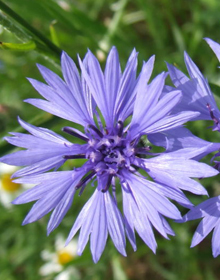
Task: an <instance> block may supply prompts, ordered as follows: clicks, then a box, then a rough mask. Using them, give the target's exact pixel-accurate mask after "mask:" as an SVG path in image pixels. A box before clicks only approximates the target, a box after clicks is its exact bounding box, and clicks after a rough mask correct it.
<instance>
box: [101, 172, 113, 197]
mask: <svg viewBox="0 0 220 280" xmlns="http://www.w3.org/2000/svg"><path fill="white" fill-rule="evenodd" d="M112 177H113V175H112V174H111V175H109V176H108V181H107V183H106V186H105V188H104V189H102V192H103V193H105V192H107V190H108V189H109V188H110V186H111V182H112Z"/></svg>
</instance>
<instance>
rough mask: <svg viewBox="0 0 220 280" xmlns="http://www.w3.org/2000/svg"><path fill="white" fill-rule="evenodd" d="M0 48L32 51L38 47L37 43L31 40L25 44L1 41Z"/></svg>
mask: <svg viewBox="0 0 220 280" xmlns="http://www.w3.org/2000/svg"><path fill="white" fill-rule="evenodd" d="M0 48H2V49H7V50H13V51H31V50H34V49H35V48H36V44H35V43H34V41H29V42H27V43H23V44H15V43H4V42H0Z"/></svg>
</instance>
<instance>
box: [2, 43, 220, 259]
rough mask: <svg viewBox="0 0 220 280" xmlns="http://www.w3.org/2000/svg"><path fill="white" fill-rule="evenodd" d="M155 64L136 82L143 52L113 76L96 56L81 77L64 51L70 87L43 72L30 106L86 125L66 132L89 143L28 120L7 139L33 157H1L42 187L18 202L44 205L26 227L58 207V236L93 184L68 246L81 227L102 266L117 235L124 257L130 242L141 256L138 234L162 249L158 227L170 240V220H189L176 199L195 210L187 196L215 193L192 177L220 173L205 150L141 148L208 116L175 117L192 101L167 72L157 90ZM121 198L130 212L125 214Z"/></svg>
mask: <svg viewBox="0 0 220 280" xmlns="http://www.w3.org/2000/svg"><path fill="white" fill-rule="evenodd" d="M153 64H154V57H151V58H150V59H149V60H148V61H147V62H146V63H144V64H143V67H142V70H141V72H140V74H139V76H138V77H136V69H137V53H136V51H135V50H134V51H133V52H132V53H131V55H130V57H129V59H128V62H127V65H126V67H125V69H124V71H123V73H122V71H121V67H120V63H119V58H118V53H117V50H116V48H115V47H113V48H112V49H111V51H110V53H109V55H108V58H107V62H106V67H105V70H104V72H103V71H102V70H101V67H100V65H99V62H98V60H97V59H96V58H95V56H94V55H93V54H92V53H91V52H90V51H89V52H88V53H87V55H86V57H85V59H84V60H83V61H81V59H80V58H79V65H80V68H81V77H80V75H79V72H78V70H77V67H76V65H75V63H74V62H73V61H72V59H71V58H70V57H69V56H68V55H67V54H66V53H63V54H62V58H61V65H62V72H63V77H64V80H62V79H61V78H60V77H58V76H57V75H56V74H54V73H53V72H51V71H50V70H49V69H47V68H45V67H43V66H40V65H39V66H38V67H39V70H40V72H41V74H42V76H43V77H44V79H45V81H46V82H47V85H46V84H44V83H41V82H38V81H36V80H33V79H29V81H30V82H31V84H32V85H33V86H34V87H35V89H36V90H37V91H38V92H39V93H40V94H41V95H42V96H43V97H44V98H45V99H46V100H41V99H28V100H26V102H28V103H30V104H32V105H34V106H36V107H38V108H40V109H43V110H45V111H47V112H49V113H52V114H54V115H56V116H59V117H61V118H64V119H66V120H69V121H72V122H74V123H78V124H80V125H81V126H82V127H84V131H83V132H82V131H81V130H77V129H76V128H74V127H64V128H63V131H64V132H66V133H68V134H70V135H71V136H73V140H74V137H76V138H78V139H80V140H81V141H82V142H83V143H82V144H81V145H80V144H73V143H72V142H70V141H67V140H66V139H65V138H63V137H61V136H60V135H58V134H56V133H54V132H52V131H50V130H48V129H45V128H37V127H35V126H33V125H30V124H28V123H26V122H24V121H22V120H20V119H19V122H20V124H21V126H22V127H23V128H25V129H26V130H27V131H28V132H29V133H30V134H23V133H12V136H10V137H6V138H5V139H6V140H7V141H8V142H9V143H11V144H13V145H16V146H19V147H23V148H25V149H26V150H22V151H19V152H16V153H14V154H11V155H6V156H4V157H2V158H1V159H0V160H1V161H2V162H5V163H8V164H12V165H18V166H26V167H24V168H23V169H21V170H19V171H18V172H16V173H15V174H14V177H21V178H20V179H16V180H15V182H17V183H34V184H36V186H35V187H34V188H33V189H31V190H28V191H27V192H25V193H24V194H22V195H20V196H19V197H18V198H17V199H15V200H14V203H15V204H21V203H27V202H30V201H35V200H37V202H36V203H35V204H34V205H33V207H32V209H31V210H30V212H29V213H28V215H27V216H26V218H25V220H24V222H23V224H27V223H31V222H34V221H36V220H38V219H40V218H41V217H43V216H44V215H46V214H47V213H48V212H50V211H52V210H53V212H52V215H51V217H50V220H49V223H48V233H50V232H51V231H52V230H54V229H55V228H56V227H57V226H58V225H59V224H60V222H61V220H62V219H63V217H64V216H65V214H66V213H67V211H68V210H69V208H70V206H71V204H72V201H73V197H74V194H75V193H76V192H78V193H79V195H81V194H82V193H83V191H84V189H85V187H86V186H87V185H88V183H89V182H91V181H93V185H95V190H94V193H93V195H92V196H91V198H90V199H89V200H88V202H87V203H86V204H85V205H84V207H83V208H82V210H81V212H80V214H79V216H78V218H77V219H76V221H75V223H74V225H73V228H72V229H71V231H70V234H69V237H68V240H67V243H68V242H69V241H70V240H71V239H72V237H73V236H74V235H75V234H76V232H77V231H78V230H79V229H80V235H79V240H78V250H77V252H78V254H82V252H83V250H84V248H85V246H86V244H87V242H88V240H89V238H90V248H91V252H92V255H93V260H94V262H97V261H98V260H99V258H100V256H101V254H102V252H103V250H104V248H105V244H106V241H107V236H108V234H109V235H110V236H111V238H112V240H113V243H114V245H115V247H116V248H117V250H118V251H119V252H120V253H121V254H122V255H126V251H125V245H126V244H125V243H126V239H125V235H127V238H128V239H129V241H130V243H131V244H132V246H133V248H134V250H136V241H135V230H136V231H137V233H138V234H139V235H140V237H141V238H142V239H143V240H144V242H145V243H146V244H147V245H148V246H149V247H150V248H151V249H152V251H153V252H155V251H156V247H157V244H156V240H155V237H154V233H153V229H152V227H155V228H156V229H157V230H158V231H159V232H160V233H161V235H162V236H164V237H165V238H168V235H169V234H171V235H173V234H174V233H173V231H172V229H171V228H170V226H169V224H168V222H167V221H166V219H165V217H168V218H171V219H179V218H180V217H181V216H180V212H179V210H178V209H177V208H176V206H175V205H174V204H172V203H171V202H170V201H169V200H168V198H171V199H173V200H175V201H177V202H178V203H180V204H181V205H184V206H186V207H188V208H190V207H191V206H192V204H191V203H190V201H189V200H188V199H187V198H186V197H185V195H184V193H183V192H182V190H187V191H190V192H193V193H196V194H207V192H206V190H205V189H204V188H203V187H202V186H201V185H200V183H198V182H196V181H194V180H193V179H191V177H199V178H200V177H209V176H213V175H216V174H217V173H218V172H217V171H216V170H214V169H213V168H211V167H209V166H207V165H206V164H203V163H198V162H196V161H194V160H192V158H193V157H196V156H197V155H198V154H199V153H201V150H202V151H204V147H202V148H201V147H199V149H195V148H193V149H192V148H187V149H180V150H177V151H174V152H170V153H166V154H155V153H152V152H151V151H150V150H151V147H150V146H149V145H144V146H143V145H142V144H141V142H142V141H144V140H146V139H144V137H145V138H146V136H147V137H148V139H149V137H150V136H151V135H154V134H156V133H161V132H165V131H167V130H171V129H175V128H177V127H179V126H180V125H182V124H183V123H185V122H186V121H188V120H190V119H191V118H195V117H196V116H197V115H198V113H195V112H191V111H182V112H178V113H176V114H171V112H172V110H173V109H174V108H175V106H176V105H177V104H178V103H179V102H180V100H181V98H182V94H181V92H180V91H170V92H169V94H167V95H165V96H162V92H163V89H164V84H165V79H166V76H167V75H166V73H161V74H160V75H158V76H157V77H156V78H154V79H153V80H152V82H151V83H149V79H150V76H151V73H152V70H153ZM149 144H150V142H149ZM78 158H84V159H86V160H87V161H86V163H85V164H84V165H82V167H80V168H75V169H74V170H70V171H52V172H46V171H49V170H51V169H53V168H55V169H56V170H57V169H58V168H59V167H60V166H61V165H62V164H63V163H64V162H66V161H70V160H72V159H78ZM139 170H142V171H141V172H139ZM45 172H46V173H45ZM150 177H151V178H150ZM117 178H118V179H119V181H120V185H121V187H119V186H118V184H117V182H116V179H117ZM152 179H153V180H152ZM120 191H121V193H122V198H123V202H122V208H123V215H122V213H121V211H120V210H119V207H118V203H119V202H118V199H117V197H118V193H119V192H120Z"/></svg>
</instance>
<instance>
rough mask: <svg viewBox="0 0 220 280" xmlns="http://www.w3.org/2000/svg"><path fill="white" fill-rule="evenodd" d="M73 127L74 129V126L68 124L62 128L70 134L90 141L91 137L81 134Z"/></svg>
mask: <svg viewBox="0 0 220 280" xmlns="http://www.w3.org/2000/svg"><path fill="white" fill-rule="evenodd" d="M73 129H74V128H72V127H67V126H66V127H64V128H63V129H62V130H63V131H64V132H66V133H68V134H70V135H72V136H74V137H77V138H79V139H82V140H83V141H86V142H88V141H89V139H88V138H87V137H85V136H83V135H81V134H79V133H77V132H75V131H74V130H73Z"/></svg>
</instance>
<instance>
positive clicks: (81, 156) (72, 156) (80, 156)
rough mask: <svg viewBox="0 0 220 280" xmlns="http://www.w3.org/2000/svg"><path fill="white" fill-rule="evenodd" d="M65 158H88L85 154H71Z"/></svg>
mask: <svg viewBox="0 0 220 280" xmlns="http://www.w3.org/2000/svg"><path fill="white" fill-rule="evenodd" d="M63 158H64V159H80V158H86V156H85V155H71V156H63Z"/></svg>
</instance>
